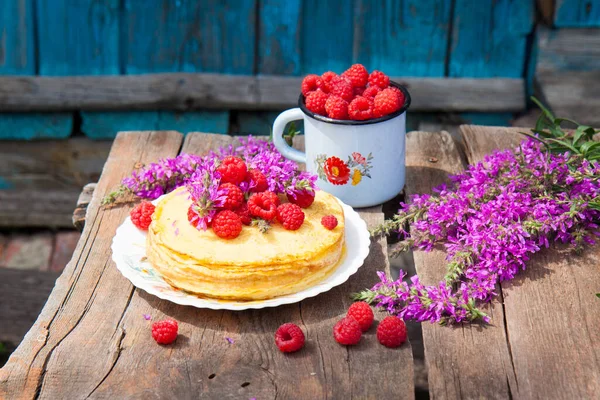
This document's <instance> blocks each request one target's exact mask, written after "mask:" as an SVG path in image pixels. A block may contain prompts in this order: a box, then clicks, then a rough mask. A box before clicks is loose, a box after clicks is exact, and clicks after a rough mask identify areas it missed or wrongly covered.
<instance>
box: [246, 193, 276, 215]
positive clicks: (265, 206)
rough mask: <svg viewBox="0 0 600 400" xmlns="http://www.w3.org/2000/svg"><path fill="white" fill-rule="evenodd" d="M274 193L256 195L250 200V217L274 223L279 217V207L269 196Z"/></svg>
mask: <svg viewBox="0 0 600 400" xmlns="http://www.w3.org/2000/svg"><path fill="white" fill-rule="evenodd" d="M268 193H272V192H262V193H255V194H253V195H252V196H250V198H249V199H248V211H250V215H253V216H255V217H259V218H262V219H264V220H266V221H272V220H273V219H274V218H275V216H276V215H277V205H276V204H275V202H274V201H273V197H272V196H271V195H270V194H268Z"/></svg>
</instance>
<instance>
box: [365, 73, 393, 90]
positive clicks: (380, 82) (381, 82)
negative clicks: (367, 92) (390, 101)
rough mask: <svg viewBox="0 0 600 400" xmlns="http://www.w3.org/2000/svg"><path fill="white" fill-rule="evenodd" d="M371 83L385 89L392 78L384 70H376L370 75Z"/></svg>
mask: <svg viewBox="0 0 600 400" xmlns="http://www.w3.org/2000/svg"><path fill="white" fill-rule="evenodd" d="M369 83H370V84H371V86H379V87H380V88H382V89H385V88H386V87H388V86H389V85H390V78H389V77H388V76H387V75H386V74H384V73H383V72H381V71H377V70H375V71H373V72H371V75H369Z"/></svg>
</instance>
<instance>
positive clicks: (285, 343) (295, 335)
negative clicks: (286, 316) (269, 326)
mask: <svg viewBox="0 0 600 400" xmlns="http://www.w3.org/2000/svg"><path fill="white" fill-rule="evenodd" d="M304 340H305V339H304V332H302V329H300V328H299V327H298V325H295V324H292V323H290V322H288V323H286V324H283V325H281V326H280V327H279V328H278V329H277V332H275V344H276V345H277V347H279V350H281V351H282V352H284V353H293V352H294V351H298V350H300V349H301V348H302V347H304Z"/></svg>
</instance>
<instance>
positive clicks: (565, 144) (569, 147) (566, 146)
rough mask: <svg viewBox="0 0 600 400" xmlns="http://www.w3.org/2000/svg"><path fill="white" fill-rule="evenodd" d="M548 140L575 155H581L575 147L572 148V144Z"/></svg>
mask: <svg viewBox="0 0 600 400" xmlns="http://www.w3.org/2000/svg"><path fill="white" fill-rule="evenodd" d="M547 140H548V141H549V142H552V143H557V144H559V145H560V146H563V147H565V148H567V149H569V150H571V151H572V152H573V153H575V154H580V152H579V150H577V149H576V148H575V147H573V146H571V144H570V143H567V142H565V141H564V140H558V139H547Z"/></svg>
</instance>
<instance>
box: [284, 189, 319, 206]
mask: <svg viewBox="0 0 600 400" xmlns="http://www.w3.org/2000/svg"><path fill="white" fill-rule="evenodd" d="M286 197H287V199H288V201H289V202H290V203H294V204H297V205H299V206H300V207H301V208H308V207H310V206H311V205H312V203H314V201H315V191H314V190H312V189H310V190H309V189H303V190H294V191H293V192H292V193H286Z"/></svg>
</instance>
